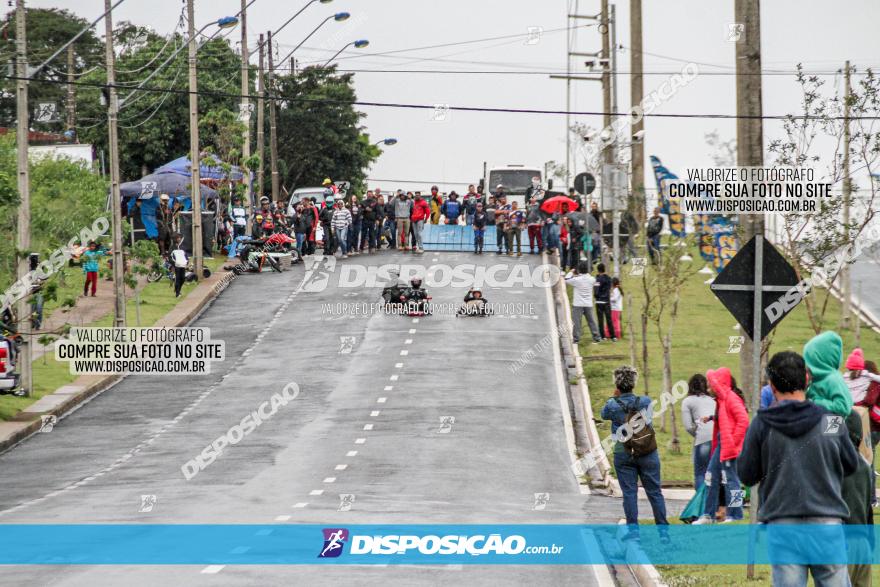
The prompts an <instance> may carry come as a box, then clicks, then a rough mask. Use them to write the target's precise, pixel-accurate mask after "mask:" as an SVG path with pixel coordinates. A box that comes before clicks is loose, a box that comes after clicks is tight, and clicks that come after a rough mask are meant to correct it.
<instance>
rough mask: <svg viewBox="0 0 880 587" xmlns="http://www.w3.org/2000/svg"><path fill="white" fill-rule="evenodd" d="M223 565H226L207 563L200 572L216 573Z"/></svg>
mask: <svg viewBox="0 0 880 587" xmlns="http://www.w3.org/2000/svg"><path fill="white" fill-rule="evenodd" d="M225 566H226V565H208V566H207V567H205V568H204V569H202V574H203V575H216V574H217V573H219V572H220V571H222V570H223V568H224V567H225Z"/></svg>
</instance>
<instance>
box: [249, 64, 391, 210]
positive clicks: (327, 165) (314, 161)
mask: <svg viewBox="0 0 880 587" xmlns="http://www.w3.org/2000/svg"><path fill="white" fill-rule="evenodd" d="M352 80H353V74H350V73H348V74H344V75H339V74H337V73H336V69H335V68H320V67H308V68H306V69H305V70H303V71H302V72H300V73H299V74H296V75H293V74H291V75H287V76H283V77H279V78H278V79H277V86H278V90H277V94H278V95H280V96H283V98H284V99H283V100H282V101H281V103H280V108H279V109H278V153H279V156H278V158H279V166H278V167H279V171H280V172H281V183H282V185H283V186H284V187H285V188H286V189H287V191H288V192H292V191H293V190H294V189H295V188H297V187H302V186H307V185H308V186H315V185H321V182H322V181H323V180H324V178H325V177H331V178H333V179H334V180H344V181H350V182H351V184H352V188H353V190H355V191H361V190H362V189H363V187H364V180H365V179H366V170H367V168H368V167H369V165H370V163H372V162H373V161H375V160H376V159H377V158H378V156H379V154H380V153H381V151H380V150H379V148H378V147H375V146H373V145H371V144H370V139H369V136H368V135H367V134H365V133H364V132H363V131H364V128H363V126H362V125H361V119H362V118H363V117H364V113H363V112H359V111H358V110H356V109H355V107H354V102H355V101H356V100H357V96H356V94H355V91H354V84H353V81H352ZM267 118H268V117H267ZM266 137H267V140H268V137H269V130H268V121H267V127H266ZM267 153H268V149H267ZM267 158H268V157H267ZM266 177H267V178H268V177H270V176H269V172H268V171H267V172H266Z"/></svg>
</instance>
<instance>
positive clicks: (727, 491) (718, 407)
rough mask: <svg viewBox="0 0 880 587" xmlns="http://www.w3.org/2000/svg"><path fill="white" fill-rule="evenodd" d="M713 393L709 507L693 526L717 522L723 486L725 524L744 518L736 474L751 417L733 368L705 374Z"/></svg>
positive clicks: (707, 480) (741, 495)
mask: <svg viewBox="0 0 880 587" xmlns="http://www.w3.org/2000/svg"><path fill="white" fill-rule="evenodd" d="M706 379H707V380H708V381H709V389H710V391H711V394H712V395H713V396H715V415H714V416H706V417H705V419H706V420H707V421H708V420H709V419H712V420H713V421H714V425H713V429H712V457H711V458H710V459H709V469H708V470H707V471H706V490H707V493H706V507H705V509H704V510H703V515H702V516H700V518H699V519H698V520H697V521H696V522H694V524H711V523H713V522H714V521H715V511H716V510H717V509H718V499H719V496H720V495H721V494H722V491H720V488H721V487H722V486H723V490H724V491H723V495H724V505H725V506H726V507H727V516H726V518H725V520H724V522H725V523H727V522H732V521H734V520H742V519H743V497H744V495H745V492H744V491H743V489H742V486H741V485H740V482H739V477H738V476H737V473H736V459H737V457H739V453H740V452H742V447H743V441H744V440H745V438H746V430H747V429H748V427H749V414H748V412H747V411H746V404H745V401H744V400H743V398H742V395H741V392H739V393H738V390H737V389H736V380H735V379H734V378H733V377H732V376H731V374H730V369H728V368H727V367H721V368H720V369H716V370H714V371H712V370H709V371H708V372H707V373H706Z"/></svg>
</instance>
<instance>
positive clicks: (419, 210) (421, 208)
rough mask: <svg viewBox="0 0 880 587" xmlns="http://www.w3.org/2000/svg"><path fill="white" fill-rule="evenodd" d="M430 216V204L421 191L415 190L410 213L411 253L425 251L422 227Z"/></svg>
mask: <svg viewBox="0 0 880 587" xmlns="http://www.w3.org/2000/svg"><path fill="white" fill-rule="evenodd" d="M430 217H431V206H430V205H428V202H426V201H425V199H424V198H423V197H422V194H421V192H416V197H415V200H413V208H412V214H411V215H410V220H412V231H413V236H414V237H415V238H414V239H413V253H423V252H424V251H425V250H424V249H423V248H422V229H423V228H424V227H425V222H426V221H427V220H428V219H429V218H430Z"/></svg>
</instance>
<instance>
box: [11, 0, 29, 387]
mask: <svg viewBox="0 0 880 587" xmlns="http://www.w3.org/2000/svg"><path fill="white" fill-rule="evenodd" d="M26 18H27V10H26V9H25V7H24V0H16V3H15V51H16V56H15V61H16V75H17V76H18V82H17V84H16V100H17V103H16V110H17V116H18V120H17V128H16V130H17V135H16V143H17V147H18V197H19V204H18V237H17V239H16V248H17V249H18V255H19V259H18V275H17V277H18V279H22V280H23V279H24V277H25V275H27V273H28V271H29V270H30V263H29V261H28V254H27V253H28V252H29V249H30V248H31V198H30V193H31V186H30V175H29V171H28V144H29V139H30V137H29V136H28V133H29V132H30V128H29V126H30V125H29V124H28V115H29V112H28V80H27V78H28V64H27V36H26V35H27V26H26ZM27 293H28V294H30V292H27ZM28 297H29V296H22V298H21V299H20V300H18V304H17V306H16V315H17V317H18V331H19V333H21V335H22V345H21V350H20V354H19V359H18V366H19V373H20V374H21V389H22V390H23V391H24V394H25V396H30V395H31V388H32V387H33V376H32V375H33V371H32V365H31V358H32V355H31V337H30V330H31V312H30V300H29V299H28Z"/></svg>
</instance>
